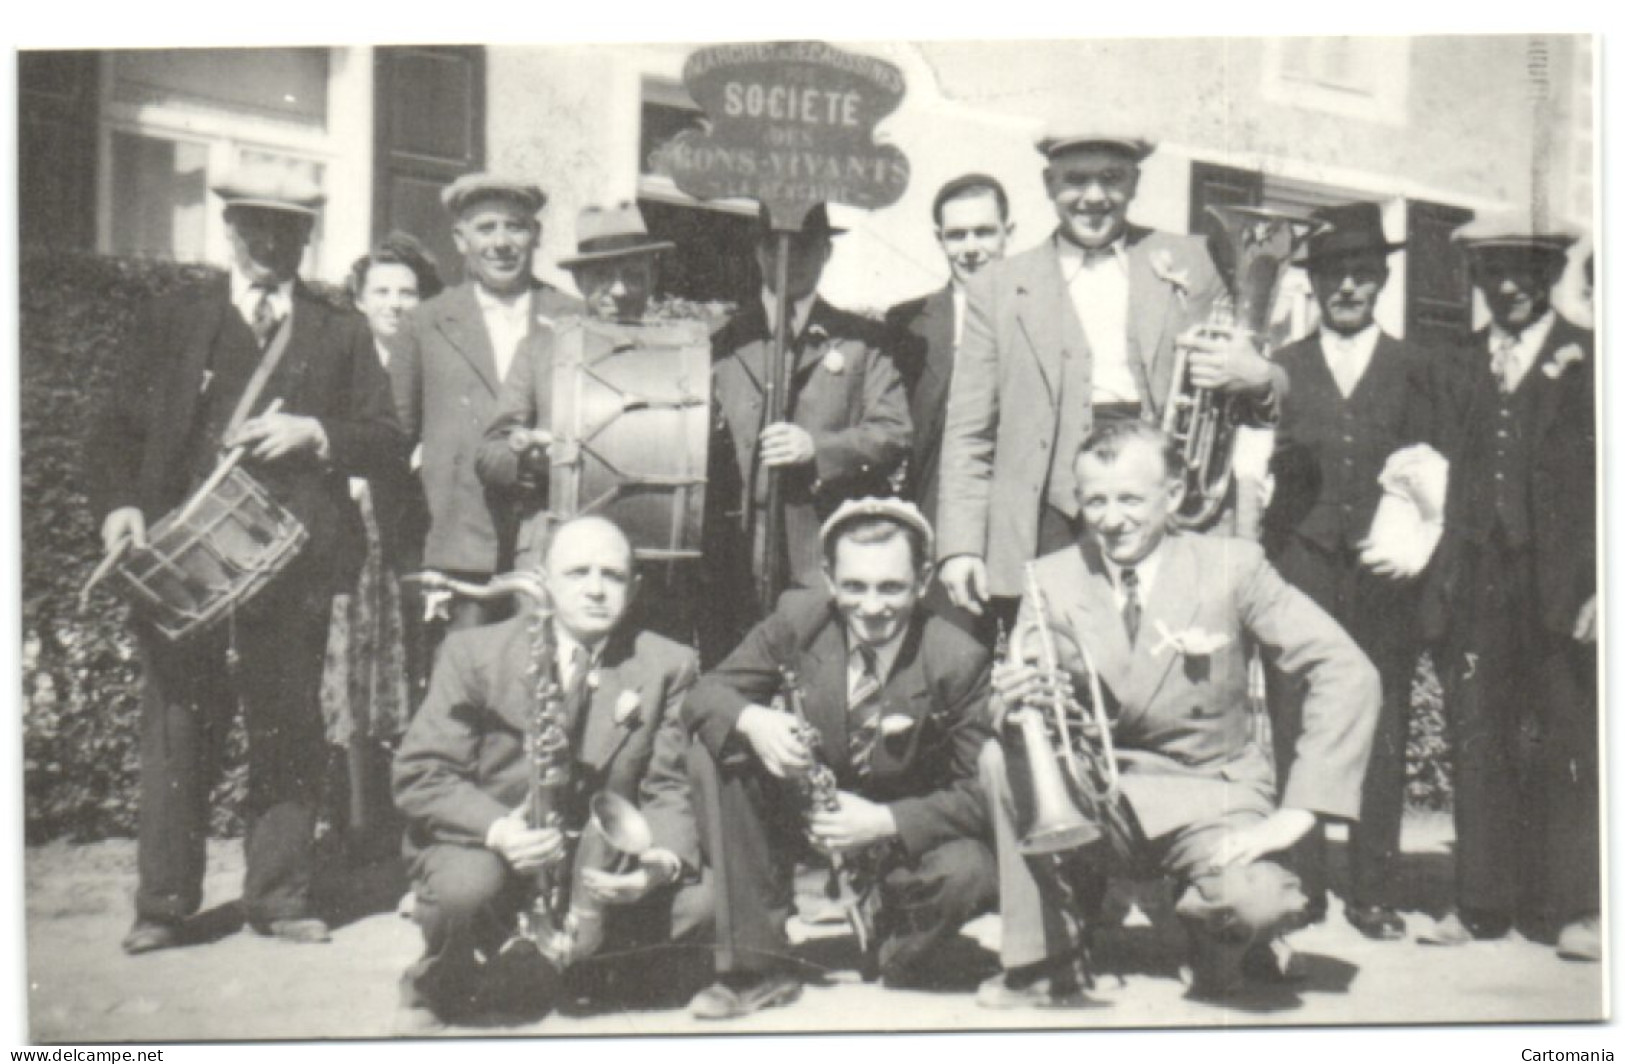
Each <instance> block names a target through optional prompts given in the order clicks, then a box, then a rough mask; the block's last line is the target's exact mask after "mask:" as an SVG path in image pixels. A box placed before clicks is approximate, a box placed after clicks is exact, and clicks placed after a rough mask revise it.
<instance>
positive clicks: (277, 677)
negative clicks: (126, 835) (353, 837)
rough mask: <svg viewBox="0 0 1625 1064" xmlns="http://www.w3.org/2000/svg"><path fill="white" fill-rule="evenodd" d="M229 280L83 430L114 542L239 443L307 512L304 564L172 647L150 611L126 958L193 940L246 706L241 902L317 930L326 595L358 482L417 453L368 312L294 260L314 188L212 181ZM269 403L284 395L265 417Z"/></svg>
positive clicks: (135, 365)
mask: <svg viewBox="0 0 1625 1064" xmlns="http://www.w3.org/2000/svg"><path fill="white" fill-rule="evenodd" d="M214 192H215V194H216V195H218V196H219V197H220V199H221V201H222V202H223V203H224V204H225V221H226V231H227V235H228V237H229V239H230V243H231V267H230V271H229V273H228V274H227V276H225V277H222V278H220V279H219V280H218V281H213V282H210V283H208V284H206V285H204V286H202V287H199V288H195V289H191V290H186V291H182V292H179V293H177V294H174V295H169V296H165V297H162V298H161V299H158V300H156V301H154V302H153V303H152V304H151V305H149V306H148V307H147V308H146V309H145V311H144V312H143V314H142V316H141V318H140V320H139V323H138V326H137V330H136V332H135V334H134V340H133V342H132V344H131V346H130V348H129V349H128V351H127V352H126V353H125V355H124V358H123V361H122V363H121V365H120V368H119V372H118V375H117V378H116V384H115V388H114V390H113V391H112V393H111V394H110V395H109V397H108V399H107V402H106V404H105V405H104V407H103V409H102V415H101V417H100V418H99V419H98V421H97V426H96V430H95V433H94V434H93V436H92V438H91V441H90V446H89V481H90V485H91V497H92V500H93V505H94V507H95V512H96V514H97V516H98V517H99V518H100V519H101V530H102V539H103V543H104V546H105V547H106V549H107V551H108V552H109V553H113V552H116V551H122V550H125V549H128V548H130V547H134V548H143V547H146V546H148V530H149V529H150V528H152V526H153V525H154V524H155V523H156V522H157V521H158V520H159V519H160V518H162V517H163V516H164V515H165V514H167V513H170V512H171V511H173V510H175V509H176V508H177V507H179V506H180V505H181V504H182V503H183V502H184V501H185V500H186V499H187V498H188V497H189V496H191V495H192V494H193V493H194V492H195V491H197V490H198V489H199V488H200V485H202V484H203V482H204V481H205V480H206V479H208V477H209V474H210V473H211V471H213V470H214V469H215V468H216V466H217V464H218V463H219V461H220V459H221V455H222V452H223V451H224V450H226V449H228V448H241V449H242V458H241V467H240V468H242V469H243V470H245V471H246V472H248V473H249V474H250V475H251V476H252V477H253V478H254V479H255V480H257V481H258V482H259V483H260V485H261V486H262V487H263V488H264V489H265V490H266V491H267V492H268V493H269V494H270V495H271V496H272V497H273V498H274V499H276V501H277V502H279V503H281V504H282V505H283V506H284V507H285V508H286V509H287V510H288V511H289V512H290V513H292V515H293V516H294V517H296V518H297V519H298V520H299V522H300V524H302V525H303V526H304V528H305V531H306V532H307V533H308V535H309V538H308V540H307V541H306V542H305V543H304V545H303V547H302V548H301V549H300V550H299V552H298V554H297V555H296V556H295V558H294V560H293V561H292V562H291V563H290V564H289V565H288V566H287V567H286V568H284V569H282V570H281V571H280V572H278V573H277V574H276V575H274V576H273V577H272V578H271V579H270V582H269V583H268V584H267V585H266V587H265V588H264V589H263V590H262V591H260V592H259V593H258V595H257V596H256V597H254V598H253V599H252V601H249V602H247V603H246V604H244V605H242V606H241V607H240V608H237V609H235V610H234V611H233V612H232V614H231V618H230V621H229V623H224V624H220V625H217V626H216V627H214V628H213V629H210V630H207V631H204V632H202V633H200V634H196V635H192V636H190V637H188V638H187V640H186V641H185V642H181V643H172V642H170V641H169V640H168V638H167V637H166V636H164V635H162V634H161V633H160V632H159V631H158V629H157V628H156V627H155V626H154V625H153V624H152V623H151V622H150V621H149V620H148V619H146V618H145V617H144V616H143V615H142V614H141V613H140V611H137V614H136V616H135V619H134V628H135V636H136V643H137V646H138V647H139V649H140V652H141V659H142V665H143V679H142V684H143V687H142V699H141V704H142V709H141V715H142V716H141V799H140V802H141V825H140V839H139V849H138V863H139V876H140V882H139V886H138V888H137V890H136V902H135V904H136V919H135V926H134V927H133V928H131V930H130V932H129V934H128V935H127V936H126V937H125V939H124V950H125V952H127V953H132V954H135V953H146V952H150V951H152V950H158V949H165V948H169V947H173V946H178V945H183V944H185V943H186V942H187V941H188V937H189V928H188V927H187V926H186V920H187V918H188V917H190V916H192V915H193V914H194V913H195V912H196V911H197V909H198V906H199V904H200V903H201V901H202V897H203V873H204V863H205V862H204V857H205V853H204V847H205V843H206V841H207V839H208V833H209V801H208V799H209V792H210V788H211V787H212V785H213V782H214V778H215V776H216V774H217V772H218V769H219V763H218V759H219V752H220V751H221V750H222V749H223V748H224V741H223V737H224V735H225V733H226V731H227V729H228V728H229V727H230V716H231V714H232V713H233V712H235V710H236V707H237V705H238V704H239V703H240V704H241V705H242V709H243V716H244V725H245V730H246V731H247V734H248V789H247V797H246V800H245V802H244V805H243V817H244V820H245V821H246V831H245V839H246V842H245V846H244V853H245V858H246V864H247V872H246V879H245V882H244V886H243V907H244V910H245V914H246V916H247V919H248V923H249V925H250V926H251V927H253V928H254V929H255V930H256V931H258V932H260V933H261V934H266V935H272V936H276V937H279V938H282V939H284V940H287V941H291V942H301V943H312V942H325V941H327V938H328V933H327V925H326V924H325V923H323V921H322V920H321V919H320V918H319V917H318V916H317V914H316V913H315V911H314V910H313V908H312V904H311V896H310V894H311V873H312V867H313V860H312V857H313V854H312V848H313V843H314V840H315V828H316V811H317V806H318V803H319V802H320V800H321V796H322V784H323V774H322V771H321V770H322V766H323V765H325V764H326V763H327V759H326V756H325V755H326V745H325V740H324V735H323V726H322V717H321V711H320V707H319V704H318V697H317V695H318V688H319V684H320V680H321V671H322V660H323V655H324V652H325V649H326V643H327V621H328V616H329V613H330V610H331V608H332V598H333V595H334V593H335V592H337V591H338V590H340V589H347V588H349V587H351V586H353V584H354V581H355V578H356V574H357V572H358V571H359V569H360V566H361V561H362V558H363V555H364V553H365V550H366V544H365V540H364V536H363V532H362V525H361V515H360V513H359V512H358V511H357V510H356V508H355V504H354V503H353V501H352V500H351V498H350V492H349V483H348V478H350V477H352V476H354V477H384V478H388V477H391V476H401V475H404V466H405V458H406V448H405V445H404V440H403V438H402V435H401V431H400V426H399V425H398V424H397V422H396V419H395V413H394V409H393V406H392V404H391V402H390V397H389V382H388V380H387V378H386V377H385V376H384V371H383V369H382V367H381V366H380V365H379V362H378V356H377V353H376V352H375V351H374V349H373V342H372V338H371V336H370V335H369V333H368V330H367V325H366V322H365V320H363V319H362V318H361V317H359V316H357V315H355V314H351V313H348V312H344V311H339V310H336V309H334V308H333V307H331V306H330V305H328V304H327V303H325V302H323V301H322V300H320V299H318V298H316V297H315V296H313V295H312V294H311V293H310V292H308V291H307V290H306V289H305V288H304V287H303V286H302V285H300V283H299V281H298V270H299V262H300V259H301V258H302V257H303V254H304V249H305V245H306V243H307V241H308V240H309V238H310V232H311V228H312V226H314V224H315V221H316V216H317V212H318V210H319V208H320V206H321V204H322V196H321V193H320V190H319V189H317V188H315V187H314V186H312V185H309V184H307V183H304V182H300V181H297V180H294V179H292V178H289V177H287V176H284V175H274V174H264V173H253V172H246V173H243V174H239V175H237V176H234V177H232V178H231V179H229V180H227V181H225V182H223V183H222V184H220V185H217V186H215V187H214ZM273 401H280V403H281V407H280V409H278V410H276V411H268V410H267V407H269V406H270V405H271V403H272V402H273Z"/></svg>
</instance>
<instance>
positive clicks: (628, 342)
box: [548, 319, 711, 559]
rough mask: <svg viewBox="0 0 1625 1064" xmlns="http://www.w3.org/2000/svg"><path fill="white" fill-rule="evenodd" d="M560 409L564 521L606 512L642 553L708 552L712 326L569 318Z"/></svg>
mask: <svg viewBox="0 0 1625 1064" xmlns="http://www.w3.org/2000/svg"><path fill="white" fill-rule="evenodd" d="M551 413H552V420H551V423H550V428H551V431H552V433H553V444H552V447H551V449H550V454H551V457H552V470H551V473H550V476H549V480H548V510H549V511H550V513H551V515H552V517H553V518H554V519H556V520H562V519H567V518H570V517H573V516H575V515H577V514H593V513H595V514H602V515H603V516H605V517H608V518H611V519H613V520H614V521H615V523H616V524H618V525H620V526H621V528H622V529H624V530H625V532H626V534H627V537H628V538H629V539H631V541H632V548H633V550H634V551H635V552H636V553H637V556H638V557H639V558H644V559H692V558H698V557H700V550H701V543H700V534H701V528H702V524H703V521H704V514H705V463H706V452H707V448H708V447H709V444H710V438H711V437H710V425H711V342H710V336H709V334H708V332H707V330H706V328H705V325H704V324H703V323H701V322H697V321H671V322H659V323H652V324H645V325H619V324H613V323H609V322H602V321H594V320H583V319H574V320H571V321H567V322H564V323H562V324H561V325H560V326H559V329H558V333H557V335H556V337H555V340H554V348H553V408H552V412H551Z"/></svg>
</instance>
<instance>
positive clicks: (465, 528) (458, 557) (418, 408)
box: [389, 173, 580, 653]
mask: <svg viewBox="0 0 1625 1064" xmlns="http://www.w3.org/2000/svg"><path fill="white" fill-rule="evenodd" d="M440 198H441V202H442V203H443V204H444V205H445V208H446V211H447V213H449V214H450V215H451V219H452V237H453V239H454V240H455V242H456V244H457V250H458V251H459V252H461V253H462V256H463V269H464V271H465V273H466V274H467V277H466V279H465V280H464V281H463V283H462V284H460V285H458V286H456V287H455V288H449V289H447V290H446V291H445V292H442V293H441V294H440V295H439V296H436V297H435V298H434V299H431V300H429V301H428V302H426V303H423V304H421V305H420V306H419V307H418V308H417V310H416V311H415V312H414V313H413V315H412V316H411V318H410V319H408V321H407V323H406V325H405V327H403V328H402V330H401V333H400V336H399V338H398V339H397V340H396V342H395V343H394V344H392V345H391V346H392V348H393V350H394V357H393V358H392V359H391V360H390V364H389V370H390V376H391V377H392V378H393V380H394V386H395V402H396V405H397V407H398V408H399V411H400V416H401V422H402V424H403V426H404V427H405V429H406V432H407V435H408V437H409V438H410V440H411V442H413V443H415V444H420V445H421V446H422V469H421V475H422V478H423V489H424V494H425V495H426V496H427V499H428V503H429V531H428V538H427V541H426V542H425V544H424V548H423V564H424V565H425V566H426V567H427V568H430V569H435V570H439V571H440V572H443V573H445V574H446V575H448V576H451V577H455V578H457V579H460V580H464V581H469V582H474V583H483V582H484V581H486V580H488V579H489V578H490V577H491V575H492V574H493V573H496V572H501V571H504V570H506V569H508V568H510V567H511V566H512V564H513V558H514V549H515V548H514V539H515V534H516V532H517V521H516V520H515V519H514V517H513V514H512V502H511V500H510V499H508V498H506V497H504V496H503V495H502V494H501V493H499V492H496V491H493V490H491V489H490V488H489V487H488V486H487V485H485V484H482V483H481V481H480V478H479V476H478V475H477V474H476V472H475V457H476V453H477V452H478V450H479V447H480V442H481V440H483V439H484V436H485V429H486V426H487V425H488V424H490V421H491V418H492V416H493V415H494V414H495V412H496V407H497V401H498V398H499V397H500V396H501V394H502V387H503V384H504V382H506V381H508V380H509V379H510V378H511V377H512V376H513V375H514V374H515V373H516V372H517V371H518V367H520V366H524V365H525V364H526V363H527V362H529V361H530V360H531V358H533V357H534V352H535V349H537V348H538V347H544V346H546V345H547V344H548V342H549V340H550V334H551V327H552V324H553V322H554V320H555V319H557V318H558V317H560V316H562V315H564V314H568V313H572V312H574V311H577V310H579V308H580V303H579V302H578V301H577V300H576V299H574V298H573V297H571V296H568V295H566V294H564V293H562V292H560V291H558V290H557V289H554V288H551V287H549V286H548V285H545V284H543V283H542V282H540V281H539V280H537V279H536V276H535V273H534V271H533V264H534V258H535V254H536V247H537V245H538V243H539V242H540V240H541V234H542V227H541V223H540V221H538V219H537V214H538V213H539V212H540V211H541V209H542V207H543V206H544V205H545V204H546V203H547V196H546V194H545V193H543V192H542V190H541V189H540V188H537V187H536V186H535V185H533V184H530V183H528V182H525V181H522V180H518V179H515V178H510V177H503V176H499V175H496V174H486V173H479V174H464V175H463V176H462V177H459V178H458V179H457V180H455V181H453V182H452V183H451V184H450V185H449V186H447V187H446V188H445V189H444V190H443V191H442V192H441V196H440ZM494 619H496V618H495V612H494V608H493V607H492V606H491V605H490V604H488V603H484V602H479V601H475V600H472V599H461V600H458V601H457V602H455V603H454V604H453V605H452V608H451V616H450V623H449V625H448V626H447V627H448V629H459V628H466V627H471V626H474V625H477V624H481V623H484V622H486V621H489V620H494ZM441 634H442V636H443V633H441ZM430 650H431V653H432V651H433V647H431V648H430Z"/></svg>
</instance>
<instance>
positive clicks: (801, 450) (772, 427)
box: [702, 204, 910, 662]
mask: <svg viewBox="0 0 1625 1064" xmlns="http://www.w3.org/2000/svg"><path fill="white" fill-rule="evenodd" d="M840 232H843V230H840V229H836V228H835V227H833V226H832V225H830V220H829V214H828V212H827V211H826V210H825V208H824V206H823V205H822V204H820V205H819V206H817V207H814V208H813V209H812V210H810V211H808V212H807V215H806V218H805V220H804V221H803V223H802V226H801V229H800V231H799V232H796V233H794V234H792V236H791V239H790V263H789V265H790V268H789V281H788V285H787V287H788V303H789V314H790V321H789V323H788V329H787V331H786V332H787V335H788V337H789V350H788V351H787V352H786V354H785V358H786V361H787V363H788V365H789V367H790V368H789V370H788V374H789V378H790V385H789V390H788V393H787V395H786V397H785V398H786V402H785V410H786V416H785V418H784V420H782V421H778V422H775V423H773V424H768V423H767V421H766V417H765V414H766V407H765V402H766V398H765V393H766V383H767V367H768V361H769V348H770V347H771V346H772V342H773V339H772V338H773V315H774V313H775V310H776V307H777V305H778V301H777V299H776V298H775V295H774V292H773V285H774V284H775V279H774V278H775V267H776V256H777V249H778V243H779V242H778V238H777V234H776V233H775V232H774V231H773V230H772V229H771V228H769V226H768V224H767V219H766V216H765V214H764V215H763V217H762V220H761V222H760V226H759V233H758V241H757V247H756V262H757V265H758V266H759V267H760V269H761V274H762V277H763V279H764V280H763V285H762V290H761V293H760V298H757V299H752V300H750V301H749V302H748V303H747V304H746V306H744V307H743V308H742V309H741V310H740V312H739V314H738V315H737V316H735V317H734V319H733V320H732V321H730V322H729V323H728V324H727V325H726V326H724V327H723V328H722V329H721V330H719V331H718V332H717V333H716V335H715V336H713V337H712V340H711V352H712V383H711V397H712V403H713V405H714V406H715V407H716V410H717V421H718V424H717V432H716V434H715V435H714V436H713V441H712V449H713V454H714V456H715V458H716V460H717V461H716V462H714V463H713V465H716V464H717V463H718V462H722V461H725V460H726V459H727V458H728V457H732V459H733V462H732V463H731V465H732V466H733V468H732V469H728V470H726V472H727V473H728V474H729V475H728V476H727V477H726V478H725V479H726V480H728V481H733V479H734V477H735V476H737V478H738V479H737V483H736V484H735V483H728V484H724V483H720V481H721V480H722V479H723V478H714V479H713V481H712V484H711V486H710V488H709V489H708V492H707V497H706V507H707V511H708V515H707V522H706V524H707V536H708V542H707V546H706V554H707V559H708V561H709V562H710V563H711V564H712V569H711V574H710V579H711V580H712V583H713V588H714V589H715V594H714V596H713V599H714V601H716V602H718V603H719V604H720V603H726V604H728V605H729V606H730V607H731V608H732V615H731V616H729V615H727V614H726V612H725V611H719V613H718V615H717V616H716V617H715V618H714V620H713V622H712V629H711V631H710V633H709V634H708V635H707V636H706V646H705V647H704V648H702V649H703V651H704V657H705V660H706V661H708V662H710V661H715V660H716V659H717V658H720V657H721V655H722V654H723V653H726V652H727V651H728V650H730V649H731V648H732V647H733V646H734V645H735V644H736V643H737V642H738V640H739V638H740V636H742V635H743V634H744V632H745V630H746V629H747V628H749V627H750V625H751V624H752V623H754V622H755V621H756V620H758V619H759V616H760V615H759V613H757V611H756V607H755V602H756V596H755V594H754V592H753V590H752V583H751V575H752V574H754V573H760V572H761V571H762V563H763V559H764V558H765V557H766V552H767V551H768V550H774V551H778V552H779V553H780V556H781V557H782V558H783V559H784V560H786V561H787V563H788V564H786V565H785V567H784V571H785V572H786V573H788V574H789V584H790V586H792V587H815V586H818V585H819V583H820V578H819V561H818V523H819V521H820V520H822V519H823V518H824V517H826V516H828V515H829V514H830V513H831V512H832V511H833V510H834V508H835V507H836V506H837V505H838V504H839V503H840V502H841V501H842V500H843V499H850V498H859V497H862V496H865V495H879V494H889V484H888V478H889V477H890V475H891V474H892V473H893V472H894V471H895V470H896V469H897V467H898V466H899V465H900V464H901V463H902V461H903V458H904V455H906V454H907V451H908V445H909V438H910V432H909V417H908V398H907V396H906V395H905V394H904V391H903V382H902V379H901V378H900V377H899V376H898V374H897V370H896V368H895V367H894V366H893V365H892V361H891V359H890V358H889V357H887V355H886V354H885V351H884V345H883V338H882V332H883V327H882V326H881V325H880V323H878V322H873V321H869V320H867V319H865V318H861V317H859V316H858V315H856V314H849V313H847V312H846V311H844V310H840V309H838V308H836V307H833V306H831V305H830V304H828V303H826V302H825V301H824V300H823V299H821V298H820V297H819V295H818V282H819V279H820V278H821V277H822V276H823V272H824V266H825V264H826V263H828V262H829V259H830V255H831V254H832V253H833V251H834V240H833V238H834V237H835V236H836V235H837V234H839V233H840ZM770 470H775V471H777V472H778V474H779V476H780V477H781V478H782V482H783V500H784V522H783V527H784V541H783V542H782V543H777V544H767V543H763V542H760V539H761V537H762V533H763V530H764V529H765V527H766V521H765V520H764V515H765V513H766V504H767V483H768V475H767V474H768V472H769V471H770ZM747 500H748V501H747ZM747 507H749V508H751V509H754V511H755V514H754V519H747ZM747 526H748V527H751V528H753V529H754V530H755V535H756V538H757V540H758V542H755V543H746V542H744V540H743V537H742V536H741V535H739V530H741V529H743V528H745V527H747ZM747 566H748V568H747Z"/></svg>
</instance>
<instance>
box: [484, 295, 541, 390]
mask: <svg viewBox="0 0 1625 1064" xmlns="http://www.w3.org/2000/svg"><path fill="white" fill-rule="evenodd" d="M474 301H475V302H476V303H478V304H479V306H480V316H481V317H483V318H484V319H485V333H486V335H487V336H489V337H490V338H491V354H492V355H493V356H494V357H495V358H496V361H497V380H499V381H505V380H507V379H508V367H509V366H511V365H513V353H514V352H515V351H517V350H518V349H519V341H521V340H523V339H524V338H525V334H526V333H528V332H530V307H531V292H530V290H529V289H526V291H525V294H524V295H522V296H520V297H519V298H518V299H516V300H514V301H513V302H511V303H510V302H506V301H504V300H501V299H498V298H497V297H496V296H494V295H492V294H491V293H489V292H487V291H486V290H485V289H484V288H482V287H480V286H479V285H475V286H474Z"/></svg>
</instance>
